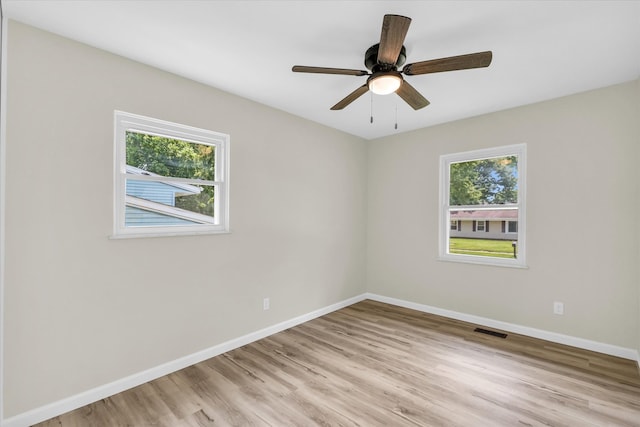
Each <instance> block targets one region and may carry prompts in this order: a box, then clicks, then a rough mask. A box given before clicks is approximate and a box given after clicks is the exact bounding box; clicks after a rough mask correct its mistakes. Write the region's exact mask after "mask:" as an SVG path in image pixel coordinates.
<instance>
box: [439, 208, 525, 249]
mask: <svg viewBox="0 0 640 427" xmlns="http://www.w3.org/2000/svg"><path fill="white" fill-rule="evenodd" d="M449 216H450V221H452V222H453V221H459V222H460V228H459V229H456V230H455V231H454V230H453V229H451V231H450V232H449V242H448V253H450V254H461V255H474V256H483V257H496V258H516V257H517V250H518V248H517V246H518V245H517V241H518V235H517V234H514V233H512V232H511V231H510V233H512V234H506V233H505V231H506V229H507V227H508V228H510V227H511V224H512V223H515V224H517V218H518V209H517V208H508V209H504V208H503V209H476V210H451V211H450V212H449ZM507 224H509V225H508V226H507ZM514 243H515V245H514ZM514 246H515V252H514Z"/></svg>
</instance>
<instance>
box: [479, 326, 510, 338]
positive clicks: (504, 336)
mask: <svg viewBox="0 0 640 427" xmlns="http://www.w3.org/2000/svg"><path fill="white" fill-rule="evenodd" d="M473 332H480V333H481V334H487V335H491V336H494V337H498V338H506V337H507V334H503V333H502V332H496V331H490V330H488V329H482V328H475V329H474V330H473Z"/></svg>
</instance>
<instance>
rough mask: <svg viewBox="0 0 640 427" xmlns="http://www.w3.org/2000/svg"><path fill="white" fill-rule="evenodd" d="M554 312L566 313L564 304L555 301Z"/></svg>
mask: <svg viewBox="0 0 640 427" xmlns="http://www.w3.org/2000/svg"><path fill="white" fill-rule="evenodd" d="M553 314H559V315H562V314H564V304H563V303H561V302H559V301H555V302H554V303H553Z"/></svg>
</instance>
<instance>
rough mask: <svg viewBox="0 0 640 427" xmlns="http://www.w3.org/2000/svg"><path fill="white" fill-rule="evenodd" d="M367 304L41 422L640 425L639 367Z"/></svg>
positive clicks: (528, 339)
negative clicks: (491, 334) (496, 335)
mask: <svg viewBox="0 0 640 427" xmlns="http://www.w3.org/2000/svg"><path fill="white" fill-rule="evenodd" d="M475 327H476V325H471V324H469V323H465V322H460V321H456V320H451V319H446V318H442V317H438V316H434V315H429V314H425V313H421V312H417V311H413V310H409V309H404V308H400V307H396V306H391V305H387V304H383V303H379V302H374V301H363V302H360V303H357V304H354V305H352V306H350V307H347V308H344V309H342V310H339V311H336V312H333V313H331V314H328V315H326V316H323V317H320V318H317V319H314V320H312V321H310V322H307V323H304V324H302V325H299V326H296V327H294V328H291V329H288V330H286V331H283V332H281V333H278V334H275V335H272V336H270V337H268V338H265V339H262V340H260V341H257V342H254V343H251V344H249V345H246V346H244V347H241V348H238V349H236V350H233V351H230V352H228V353H225V354H222V355H220V356H218V357H215V358H212V359H209V360H206V361H204V362H201V363H198V364H196V365H193V366H191V367H188V368H186V369H183V370H181V371H178V372H175V373H173V374H170V375H167V376H165V377H162V378H160V379H157V380H155V381H152V382H149V383H147V384H144V385H141V386H139V387H136V388H133V389H131V390H128V391H126V392H123V393H120V394H118V395H115V396H112V397H109V398H107V399H103V400H101V401H99V402H95V403H93V404H90V405H88V406H85V407H83V408H80V409H77V410H75V411H72V412H69V413H67V414H64V415H61V416H59V417H56V418H53V419H51V420H49V421H46V422H44V423H41V424H38V426H82V427H86V426H148V425H154V426H580V427H583V426H640V375H639V372H638V367H637V365H636V363H635V362H633V361H630V360H625V359H619V358H616V357H611V356H607V355H603V354H599V353H593V352H589V351H585V350H580V349H576V348H571V347H566V346H563V345H559V344H553V343H549V342H546V341H541V340H537V339H532V338H528V337H524V336H519V335H515V334H509V335H508V337H507V338H506V339H501V338H497V337H492V336H488V335H484V334H479V333H477V332H473V330H474V328H475Z"/></svg>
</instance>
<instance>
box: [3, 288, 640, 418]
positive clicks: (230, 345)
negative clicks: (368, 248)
mask: <svg viewBox="0 0 640 427" xmlns="http://www.w3.org/2000/svg"><path fill="white" fill-rule="evenodd" d="M365 299H370V300H374V301H379V302H384V303H387V304H392V305H397V306H400V307H405V308H410V309H413V310H417V311H422V312H424V313H431V314H436V315H439V316H444V317H449V318H452V319H457V320H462V321H465V322H469V323H474V324H477V325H481V326H488V327H491V328H496V329H501V330H503V331H508V332H513V333H516V334H521V335H527V336H530V337H534V338H540V339H543V340H547V341H551V342H555V343H559V344H565V345H570V346H573V347H578V348H582V349H586V350H592V351H597V352H599V353H604V354H609V355H612V356H618V357H622V358H625V359H631V360H636V361H638V364H639V367H640V355H639V354H638V351H636V350H632V349H628V348H624V347H618V346H614V345H610V344H604V343H599V342H595V341H590V340H586V339H582V338H576V337H572V336H568V335H562V334H558V333H555V332H548V331H543V330H540V329H535V328H530V327H527V326H520V325H515V324H512V323H507V322H501V321H498V320H493V319H488V318H485V317H480V316H474V315H471V314H465V313H459V312H456V311H451V310H445V309H442V308H438V307H432V306H429V305H424V304H418V303H415V302H410V301H405V300H400V299H396V298H391V297H385V296H382V295H377V294H372V293H365V294H362V295H358V296H355V297H352V298H349V299H346V300H344V301H340V302H338V303H335V304H332V305H329V306H327V307H324V308H321V309H318V310H315V311H312V312H310V313H307V314H304V315H301V316H298V317H295V318H293V319H290V320H287V321H284V322H281V323H278V324H276V325H273V326H269V327H267V328H264V329H260V330H258V331H255V332H252V333H250V334H247V335H244V336H241V337H238V338H235V339H232V340H229V341H226V342H224V343H222V344H218V345H215V346H213V347H210V348H208V349H205V350H202V351H199V352H197V353H193V354H190V355H187V356H185V357H181V358H180V359H176V360H174V361H171V362H167V363H165V364H163V365H160V366H156V367H155V368H151V369H148V370H146V371H143V372H139V373H137V374H134V375H131V376H129V377H126V378H122V379H120V380H116V381H114V382H112V383H109V384H105V385H103V386H100V387H96V388H94V389H91V390H87V391H85V392H83V393H80V394H77V395H75V396H71V397H68V398H66V399H62V400H59V401H57V402H53V403H50V404H48V405H45V406H42V407H40V408H36V409H33V410H31V411H28V412H25V413H22V414H19V415H16V416H14V417H11V418H8V419H6V420H4V421H3V422H0V425H1V426H2V427H26V426H30V425H33V424H37V423H39V422H42V421H45V420H48V419H50V418H53V417H56V416H58V415H61V414H64V413H66V412H69V411H72V410H74V409H77V408H80V407H82V406H85V405H88V404H90V403H93V402H96V401H98V400H100V399H104V398H107V397H109V396H113V395H114V394H117V393H120V392H123V391H125V390H128V389H130V388H133V387H136V386H139V385H141V384H144V383H146V382H149V381H153V380H155V379H156V378H160V377H162V376H164V375H167V374H170V373H172V372H176V371H178V370H180V369H183V368H186V367H187V366H191V365H193V364H195V363H199V362H202V361H203V360H207V359H210V358H212V357H215V356H218V355H220V354H222V353H225V352H227V351H231V350H233V349H236V348H238V347H242V346H243V345H246V344H249V343H252V342H254V341H257V340H259V339H262V338H266V337H268V336H270V335H273V334H275V333H278V332H281V331H283V330H285V329H288V328H292V327H294V326H296V325H299V324H302V323H304V322H307V321H309V320H313V319H315V318H317V317H320V316H324V315H325V314H328V313H331V312H333V311H336V310H339V309H341V308H344V307H347V306H350V305H352V304H355V303H357V302H360V301H363V300H365Z"/></svg>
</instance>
